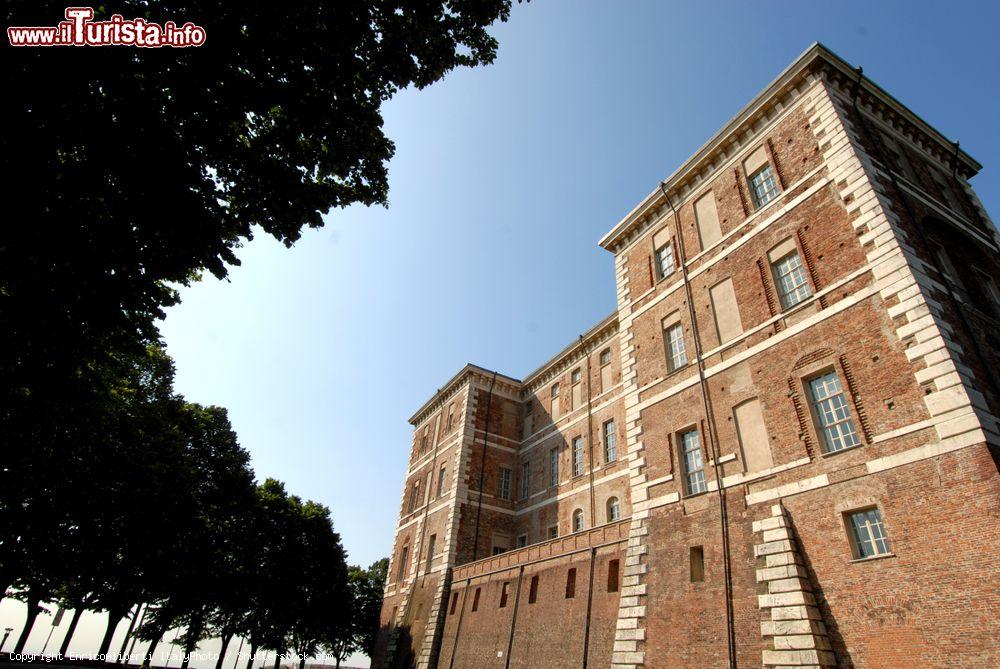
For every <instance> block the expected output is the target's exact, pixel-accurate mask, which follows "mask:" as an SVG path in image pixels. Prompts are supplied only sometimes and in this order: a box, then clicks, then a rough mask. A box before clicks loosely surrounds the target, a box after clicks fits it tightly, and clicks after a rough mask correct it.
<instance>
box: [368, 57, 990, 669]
mask: <svg viewBox="0 0 1000 669" xmlns="http://www.w3.org/2000/svg"><path fill="white" fill-rule="evenodd" d="M979 169H980V166H979V164H978V163H976V162H975V161H974V160H973V159H972V158H971V157H970V156H968V155H967V154H966V153H965V152H963V151H961V150H960V149H959V148H958V146H957V144H952V143H951V142H949V141H948V140H947V139H946V138H945V137H943V136H942V135H941V134H940V133H939V132H937V131H936V130H934V129H933V128H932V127H930V126H929V125H928V124H927V123H925V122H924V121H923V120H921V119H920V118H919V117H918V116H916V115H915V114H914V113H913V112H911V111H910V110H908V109H907V108H905V107H904V106H903V105H902V104H901V103H899V102H898V101H896V100H895V99H894V98H892V97H891V96H890V95H889V94H888V93H886V92H885V91H884V90H882V89H881V88H879V87H878V86H877V85H876V84H874V83H873V82H872V81H870V80H869V79H867V78H865V77H864V76H863V74H862V73H861V72H860V70H855V69H853V68H851V67H850V66H849V65H848V64H847V63H845V62H844V61H843V60H841V59H840V58H838V57H837V56H836V55H834V54H832V53H831V52H829V51H828V50H827V49H825V48H824V47H823V46H821V45H818V44H817V45H814V46H813V47H811V48H810V49H809V50H807V51H806V52H805V53H804V54H803V55H802V56H801V57H800V58H799V59H798V60H796V61H795V62H794V63H793V64H792V65H791V66H789V68H788V69H786V70H785V71H784V72H783V73H781V75H780V76H779V77H778V78H777V79H776V80H775V81H774V82H773V83H772V84H771V85H770V86H769V87H768V88H767V89H765V90H764V91H763V92H762V93H760V95H758V96H757V98H755V99H754V100H753V101H752V102H751V103H750V104H749V105H748V106H747V107H745V108H744V109H743V110H742V111H741V112H740V113H739V114H738V115H737V116H736V117H735V118H734V119H733V120H731V121H730V122H729V123H728V124H727V125H726V126H725V127H724V128H722V130H720V131H719V133H717V134H716V135H715V136H714V137H713V138H712V139H711V140H710V141H709V142H708V143H707V144H706V145H705V146H703V147H702V148H701V149H700V150H699V151H698V152H697V153H696V154H695V155H694V156H692V157H691V158H690V159H689V160H688V161H687V162H686V163H684V165H682V166H681V167H680V168H679V169H678V170H677V171H676V172H675V173H674V174H673V175H672V176H671V177H669V178H668V179H667V180H666V181H664V182H663V183H662V184H661V185H660V186H659V187H658V188H656V189H655V190H654V191H653V192H652V193H650V195H649V196H648V197H646V198H645V199H644V200H643V201H642V202H641V203H640V204H639V205H638V206H637V207H635V209H633V210H632V211H631V212H630V213H629V214H628V215H627V216H626V217H625V218H624V219H623V220H622V221H621V222H620V223H618V224H617V225H616V226H615V227H614V228H613V229H612V230H611V231H610V232H609V233H608V234H607V235H606V236H605V237H604V238H603V239H602V240H601V242H600V243H601V246H602V247H604V248H605V249H607V250H608V251H610V252H611V253H612V254H613V255H614V262H615V278H616V283H617V286H616V287H617V300H618V308H617V310H616V312H615V313H613V314H611V315H610V316H609V317H607V318H606V319H605V320H604V321H602V322H601V323H599V324H598V325H597V326H595V327H594V328H593V329H592V330H591V331H589V332H588V333H586V334H584V335H582V336H581V337H580V338H579V340H578V341H576V342H574V343H573V344H572V345H571V346H569V347H567V348H566V349H565V350H563V351H562V352H561V353H559V354H558V355H557V356H555V357H554V358H553V359H551V360H550V361H549V362H547V363H546V364H545V365H543V366H542V367H541V368H540V369H538V370H537V371H535V372H534V373H532V374H531V375H529V376H528V377H527V378H526V379H524V380H517V379H514V378H511V377H507V376H504V375H502V374H497V373H495V372H490V371H487V370H485V369H482V368H479V367H476V366H473V365H468V366H466V367H465V368H464V369H463V370H462V371H461V372H459V374H457V375H456V376H455V377H453V378H452V379H451V380H450V381H449V382H448V383H447V384H446V385H445V386H444V387H443V388H442V389H441V390H440V391H438V393H437V394H436V395H435V396H434V397H433V398H431V399H430V400H429V401H428V402H427V403H426V404H425V405H424V406H423V407H421V408H420V410H419V411H418V412H417V413H416V414H415V415H414V416H413V417H412V419H411V422H412V424H413V425H414V427H415V431H414V444H413V449H412V453H411V457H410V463H409V467H408V470H407V476H406V482H405V485H404V489H403V497H402V501H401V511H400V517H399V523H398V526H397V529H396V536H395V542H394V547H393V553H392V556H391V563H390V568H389V577H388V579H387V585H386V591H385V601H384V607H383V611H382V631H381V635H380V639H379V645H378V650H377V652H376V657H375V665H374V666H378V667H411V666H416V667H439V668H442V669H444V668H448V669H455V668H459V667H462V668H475V669H478V668H480V667H497V668H504V669H508V668H510V667H524V668H527V667H608V666H611V667H616V668H621V669H624V668H625V667H629V668H631V667H657V668H659V667H677V668H686V667H697V666H703V667H803V666H810V667H833V666H836V667H844V668H847V667H856V668H858V669H862V668H865V669H867V668H876V667H884V668H897V667H974V668H984V669H985V668H986V667H996V666H1000V649H998V644H997V642H996V639H1000V587H998V580H1000V579H998V576H997V574H998V572H997V568H996V566H995V564H994V561H993V559H992V558H993V557H994V556H996V555H997V554H998V549H1000V524H998V518H1000V475H998V462H1000V424H998V419H997V416H998V415H1000V388H998V385H997V384H998V373H997V372H998V370H1000V340H998V337H1000V291H998V285H997V284H998V282H1000V255H998V247H1000V234H998V232H997V230H996V228H995V226H994V225H993V223H992V222H991V221H990V219H989V217H988V215H987V213H986V212H985V210H984V209H983V207H982V205H981V203H980V202H979V200H978V199H977V197H976V195H975V193H974V191H973V190H972V188H971V187H970V186H969V183H968V180H969V179H970V178H971V177H972V176H974V175H975V174H976V173H977V171H978V170H979Z"/></svg>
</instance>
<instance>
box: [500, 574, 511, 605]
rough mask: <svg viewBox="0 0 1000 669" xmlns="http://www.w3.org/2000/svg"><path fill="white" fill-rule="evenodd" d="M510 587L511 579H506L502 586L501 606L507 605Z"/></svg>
mask: <svg viewBox="0 0 1000 669" xmlns="http://www.w3.org/2000/svg"><path fill="white" fill-rule="evenodd" d="M509 588H510V581H504V582H503V585H501V586H500V608H501V609H502V608H504V607H506V606H507V591H508V589H509Z"/></svg>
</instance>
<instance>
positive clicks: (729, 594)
mask: <svg viewBox="0 0 1000 669" xmlns="http://www.w3.org/2000/svg"><path fill="white" fill-rule="evenodd" d="M660 190H661V191H662V192H663V197H664V198H665V199H666V201H667V205H668V206H669V207H670V211H671V212H673V219H674V230H675V231H676V233H677V255H678V257H679V258H680V265H681V279H682V280H683V283H684V292H685V296H686V297H687V303H688V316H689V318H690V319H691V335H692V338H693V339H694V350H695V356H696V358H697V368H698V384H699V385H700V386H701V399H702V403H703V405H704V410H705V418H706V419H707V421H708V431H709V435H708V436H709V440H710V445H711V448H712V467H713V469H714V470H715V484H716V485H715V487H716V491H717V492H718V496H719V525H720V529H721V530H722V570H723V575H724V579H725V586H726V641H727V644H726V652H727V654H728V656H729V658H728V659H729V663H728V666H729V669H736V630H735V624H734V617H735V616H734V612H733V576H732V567H731V565H730V560H729V510H728V508H727V506H726V489H725V486H723V485H722V468H721V465H720V464H719V437H718V431H717V430H716V427H715V414H714V413H713V411H712V400H711V399H710V398H709V394H708V382H707V380H706V378H705V362H704V360H703V359H702V355H701V336H700V335H699V333H698V319H697V317H696V314H695V308H694V296H693V294H692V291H691V280H690V278H689V277H688V271H687V251H686V249H685V247H684V231H683V230H681V220H680V216H678V214H677V209H676V208H675V207H674V203H673V202H672V201H671V200H670V195H669V193H667V185H666V183H663V182H661V183H660Z"/></svg>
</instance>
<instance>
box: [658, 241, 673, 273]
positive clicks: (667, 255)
mask: <svg viewBox="0 0 1000 669" xmlns="http://www.w3.org/2000/svg"><path fill="white" fill-rule="evenodd" d="M656 271H657V273H658V274H659V276H660V278H661V279H662V278H663V277H665V276H667V275H668V274H671V273H673V271H674V247H673V245H672V244H664V245H663V246H661V247H660V248H658V249H656Z"/></svg>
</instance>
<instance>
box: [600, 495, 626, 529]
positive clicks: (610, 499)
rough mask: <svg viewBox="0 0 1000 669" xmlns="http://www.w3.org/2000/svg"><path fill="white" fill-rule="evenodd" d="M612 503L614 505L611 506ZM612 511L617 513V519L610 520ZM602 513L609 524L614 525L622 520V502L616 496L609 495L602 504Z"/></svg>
mask: <svg viewBox="0 0 1000 669" xmlns="http://www.w3.org/2000/svg"><path fill="white" fill-rule="evenodd" d="M612 502H614V504H612ZM612 509H614V510H616V511H617V516H618V517H617V518H612V515H613V514H612V513H611V511H612ZM604 512H605V514H606V518H607V519H608V522H609V523H615V522H618V521H619V520H621V519H622V502H621V498H619V497H618V495H611V496H610V497H608V499H607V501H606V502H605V503H604Z"/></svg>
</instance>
